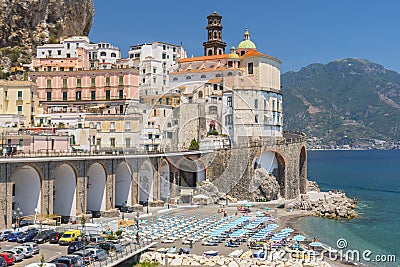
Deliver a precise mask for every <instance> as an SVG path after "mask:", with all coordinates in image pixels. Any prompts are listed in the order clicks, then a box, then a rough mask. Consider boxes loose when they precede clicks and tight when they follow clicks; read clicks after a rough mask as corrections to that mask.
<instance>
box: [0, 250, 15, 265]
mask: <svg viewBox="0 0 400 267" xmlns="http://www.w3.org/2000/svg"><path fill="white" fill-rule="evenodd" d="M0 257H2V258H3V259H4V260H5V261H6V264H7V266H10V265H14V263H15V257H14V254H12V253H7V252H0Z"/></svg>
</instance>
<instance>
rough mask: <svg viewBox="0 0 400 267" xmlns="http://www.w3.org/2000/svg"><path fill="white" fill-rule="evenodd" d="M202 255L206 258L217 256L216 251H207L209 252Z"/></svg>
mask: <svg viewBox="0 0 400 267" xmlns="http://www.w3.org/2000/svg"><path fill="white" fill-rule="evenodd" d="M204 255H205V256H208V257H212V256H217V255H218V251H216V250H209V251H206V252H204Z"/></svg>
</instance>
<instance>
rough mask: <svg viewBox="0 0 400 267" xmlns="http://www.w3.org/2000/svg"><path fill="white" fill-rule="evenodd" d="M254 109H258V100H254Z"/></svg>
mask: <svg viewBox="0 0 400 267" xmlns="http://www.w3.org/2000/svg"><path fill="white" fill-rule="evenodd" d="M254 108H258V99H254Z"/></svg>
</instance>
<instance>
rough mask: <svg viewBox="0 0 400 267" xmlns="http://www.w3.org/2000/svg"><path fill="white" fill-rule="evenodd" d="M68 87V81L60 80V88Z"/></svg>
mask: <svg viewBox="0 0 400 267" xmlns="http://www.w3.org/2000/svg"><path fill="white" fill-rule="evenodd" d="M67 87H68V80H67V79H63V80H62V88H67Z"/></svg>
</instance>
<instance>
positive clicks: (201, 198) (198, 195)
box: [193, 181, 237, 205]
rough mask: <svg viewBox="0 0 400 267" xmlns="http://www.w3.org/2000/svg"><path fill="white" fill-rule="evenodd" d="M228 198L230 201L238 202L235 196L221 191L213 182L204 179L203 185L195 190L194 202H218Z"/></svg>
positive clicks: (203, 203)
mask: <svg viewBox="0 0 400 267" xmlns="http://www.w3.org/2000/svg"><path fill="white" fill-rule="evenodd" d="M225 198H228V200H229V201H230V202H236V201H237V200H236V199H235V198H232V197H230V196H229V195H226V194H224V193H221V192H219V190H218V188H217V187H216V186H215V185H214V184H213V183H211V182H208V181H202V182H201V185H200V186H198V187H196V189H195V190H194V192H193V203H194V204H200V205H205V204H211V203H213V204H216V203H218V201H219V200H220V199H225Z"/></svg>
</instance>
